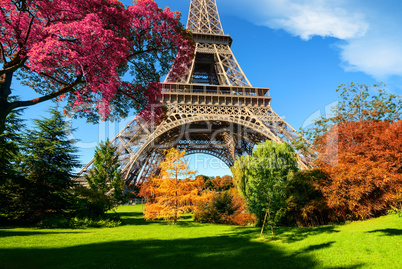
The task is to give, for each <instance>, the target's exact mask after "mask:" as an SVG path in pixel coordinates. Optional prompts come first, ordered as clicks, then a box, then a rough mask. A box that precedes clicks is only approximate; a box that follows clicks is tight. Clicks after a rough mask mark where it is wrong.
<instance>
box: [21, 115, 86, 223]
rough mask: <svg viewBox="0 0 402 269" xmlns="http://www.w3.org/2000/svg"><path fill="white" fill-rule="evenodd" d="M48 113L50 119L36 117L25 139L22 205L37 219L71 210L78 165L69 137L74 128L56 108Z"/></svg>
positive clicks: (28, 214)
mask: <svg viewBox="0 0 402 269" xmlns="http://www.w3.org/2000/svg"><path fill="white" fill-rule="evenodd" d="M49 112H50V113H51V117H50V118H43V119H35V120H34V123H35V128H34V129H33V130H32V131H28V132H27V133H26V135H25V137H24V139H23V141H22V145H23V148H24V152H23V153H24V155H23V158H22V165H21V169H22V173H23V174H24V176H25V178H26V180H27V184H26V186H25V188H24V192H23V195H22V198H23V205H24V209H25V214H27V216H28V218H29V219H30V220H34V221H37V220H41V219H43V218H45V217H46V216H48V215H50V214H62V213H66V212H68V211H69V210H70V208H71V194H70V193H71V192H70V191H69V190H70V188H72V187H73V186H74V180H73V177H74V175H73V169H74V168H76V167H78V166H79V163H78V160H77V156H76V155H75V154H76V152H77V149H76V148H75V147H74V143H75V140H73V139H70V138H69V137H68V136H69V135H70V133H71V129H69V128H68V127H67V124H66V122H65V120H64V118H63V116H62V115H61V113H60V112H59V111H57V109H55V108H52V109H50V110H49Z"/></svg>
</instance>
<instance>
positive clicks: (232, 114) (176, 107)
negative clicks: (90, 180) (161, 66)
mask: <svg viewBox="0 0 402 269" xmlns="http://www.w3.org/2000/svg"><path fill="white" fill-rule="evenodd" d="M186 28H187V29H188V30H191V32H192V36H193V39H194V41H195V43H196V46H195V53H194V55H195V56H194V58H193V61H192V62H191V64H190V65H189V66H188V71H187V73H186V74H185V75H184V76H182V77H180V78H179V79H177V78H175V77H174V76H172V75H171V74H170V73H169V74H168V75H167V77H166V79H165V81H164V82H163V83H162V98H161V99H162V100H161V103H162V105H163V106H164V107H165V111H167V112H166V117H165V119H164V120H163V121H162V122H161V123H159V124H156V123H152V122H151V123H150V122H143V121H141V119H140V118H139V117H135V118H134V119H132V120H131V121H130V122H129V123H128V124H127V125H126V126H125V127H124V128H123V129H122V130H121V131H120V132H119V133H118V134H117V135H116V137H115V138H113V139H112V140H111V143H112V144H113V145H115V146H117V147H118V150H119V152H120V157H119V162H120V164H121V166H120V167H121V172H122V178H123V180H125V184H126V186H133V185H135V184H138V183H140V182H141V181H142V180H144V179H146V178H147V177H148V176H149V175H151V174H154V173H157V167H158V163H159V162H160V161H161V160H162V159H163V149H166V148H170V147H176V148H178V149H179V150H185V151H186V154H187V155H191V154H197V153H203V154H208V155H212V156H215V157H217V158H218V159H220V160H221V161H223V162H224V163H225V164H226V165H227V166H229V167H230V166H232V165H233V164H234V161H235V159H236V157H237V156H240V155H242V154H252V151H253V148H254V146H255V145H256V144H257V143H260V142H264V141H266V140H273V141H276V142H282V141H287V142H292V141H295V140H296V139H301V140H303V141H304V143H308V142H307V141H306V140H304V139H303V137H302V136H301V135H300V134H299V133H297V131H295V130H294V129H293V128H292V127H291V126H290V125H289V124H288V123H287V122H286V121H285V120H283V119H282V118H281V117H280V116H278V115H277V114H276V113H275V112H274V111H273V110H272V108H271V106H270V103H271V97H270V96H269V89H268V88H256V87H253V86H252V85H251V83H250V81H249V80H248V79H247V77H246V75H245V74H244V73H243V71H242V69H241V68H240V65H239V64H238V62H237V61H236V58H235V57H234V55H233V52H232V50H231V44H232V38H231V37H230V35H226V34H224V32H223V28H222V25H221V21H220V19H219V14H218V9H217V6H216V2H215V0H191V3H190V12H189V15H188V21H187V26H186ZM298 156H299V165H300V166H301V167H302V168H306V167H307V166H308V160H307V159H306V158H305V157H304V155H303V154H302V153H300V152H299V154H298ZM92 163H93V160H91V161H90V162H89V163H88V164H87V165H86V166H85V167H84V168H83V169H82V170H81V171H80V172H79V175H80V174H82V173H84V172H86V171H87V170H88V169H90V167H91V165H92Z"/></svg>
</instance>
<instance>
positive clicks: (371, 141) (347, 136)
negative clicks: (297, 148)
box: [317, 121, 402, 219]
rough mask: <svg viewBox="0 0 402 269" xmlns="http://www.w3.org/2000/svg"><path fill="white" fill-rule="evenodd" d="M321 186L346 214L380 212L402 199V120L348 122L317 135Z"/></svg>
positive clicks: (332, 205)
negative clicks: (322, 175) (390, 121)
mask: <svg viewBox="0 0 402 269" xmlns="http://www.w3.org/2000/svg"><path fill="white" fill-rule="evenodd" d="M317 145H318V151H319V153H320V158H319V161H318V162H317V164H318V166H319V167H320V168H321V169H323V171H324V172H325V173H326V174H327V175H328V177H327V178H326V179H324V180H323V182H321V184H320V185H321V186H320V188H321V191H322V193H323V195H324V197H325V198H326V199H327V203H328V206H329V207H330V208H332V209H333V210H335V213H336V214H337V215H338V216H339V217H341V218H343V219H366V218H370V217H374V216H379V215H381V214H383V213H385V212H386V210H388V209H390V208H391V207H392V206H394V205H395V204H400V203H401V202H402V121H399V122H394V123H389V122H381V121H360V122H345V123H342V124H339V125H336V126H334V127H333V128H332V129H331V130H330V131H329V132H327V133H326V134H325V135H323V136H322V137H321V138H320V139H319V140H318V141H317Z"/></svg>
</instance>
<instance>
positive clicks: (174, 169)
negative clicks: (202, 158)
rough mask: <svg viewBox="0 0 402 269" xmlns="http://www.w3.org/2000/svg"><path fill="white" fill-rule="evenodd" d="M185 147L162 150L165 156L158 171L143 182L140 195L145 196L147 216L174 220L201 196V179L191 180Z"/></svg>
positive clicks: (191, 208)
mask: <svg viewBox="0 0 402 269" xmlns="http://www.w3.org/2000/svg"><path fill="white" fill-rule="evenodd" d="M185 154H186V152H185V151H181V152H180V151H179V150H178V149H175V148H172V149H170V150H167V151H166V152H165V160H164V161H162V162H161V163H160V164H159V168H160V173H159V175H158V176H154V177H151V178H150V179H148V181H147V182H145V183H144V184H143V186H142V187H141V190H140V195H141V196H144V197H146V198H147V203H146V205H145V210H144V218H145V219H146V220H152V219H161V218H163V219H165V220H168V221H170V222H173V223H176V222H177V219H178V218H179V217H180V214H182V213H184V212H190V211H193V210H194V209H195V207H196V204H197V203H198V202H199V201H200V200H202V199H204V197H203V196H202V194H201V192H202V186H203V185H204V180H203V179H202V178H197V179H195V180H191V179H190V178H191V176H193V175H194V173H195V172H194V171H191V170H190V169H189V167H188V165H187V162H186V161H185V160H184V159H183V158H184V156H185Z"/></svg>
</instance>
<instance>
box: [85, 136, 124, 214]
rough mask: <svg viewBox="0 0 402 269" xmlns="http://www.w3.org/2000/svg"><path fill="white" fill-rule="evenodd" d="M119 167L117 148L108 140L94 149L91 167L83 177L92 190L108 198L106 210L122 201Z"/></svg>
mask: <svg viewBox="0 0 402 269" xmlns="http://www.w3.org/2000/svg"><path fill="white" fill-rule="evenodd" d="M119 166H120V165H119V163H118V153H117V148H116V147H114V146H112V144H111V143H110V141H109V139H108V140H106V142H101V143H100V144H99V146H98V147H96V150H95V156H94V163H93V167H92V169H91V170H89V174H88V175H85V178H86V180H87V182H88V185H89V187H90V188H91V189H92V190H94V191H97V192H99V193H101V194H103V195H107V196H109V203H110V204H109V208H108V209H110V208H112V207H113V206H114V205H116V204H117V203H118V202H120V201H122V200H123V190H122V183H123V182H122V181H121V178H120V171H119Z"/></svg>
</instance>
